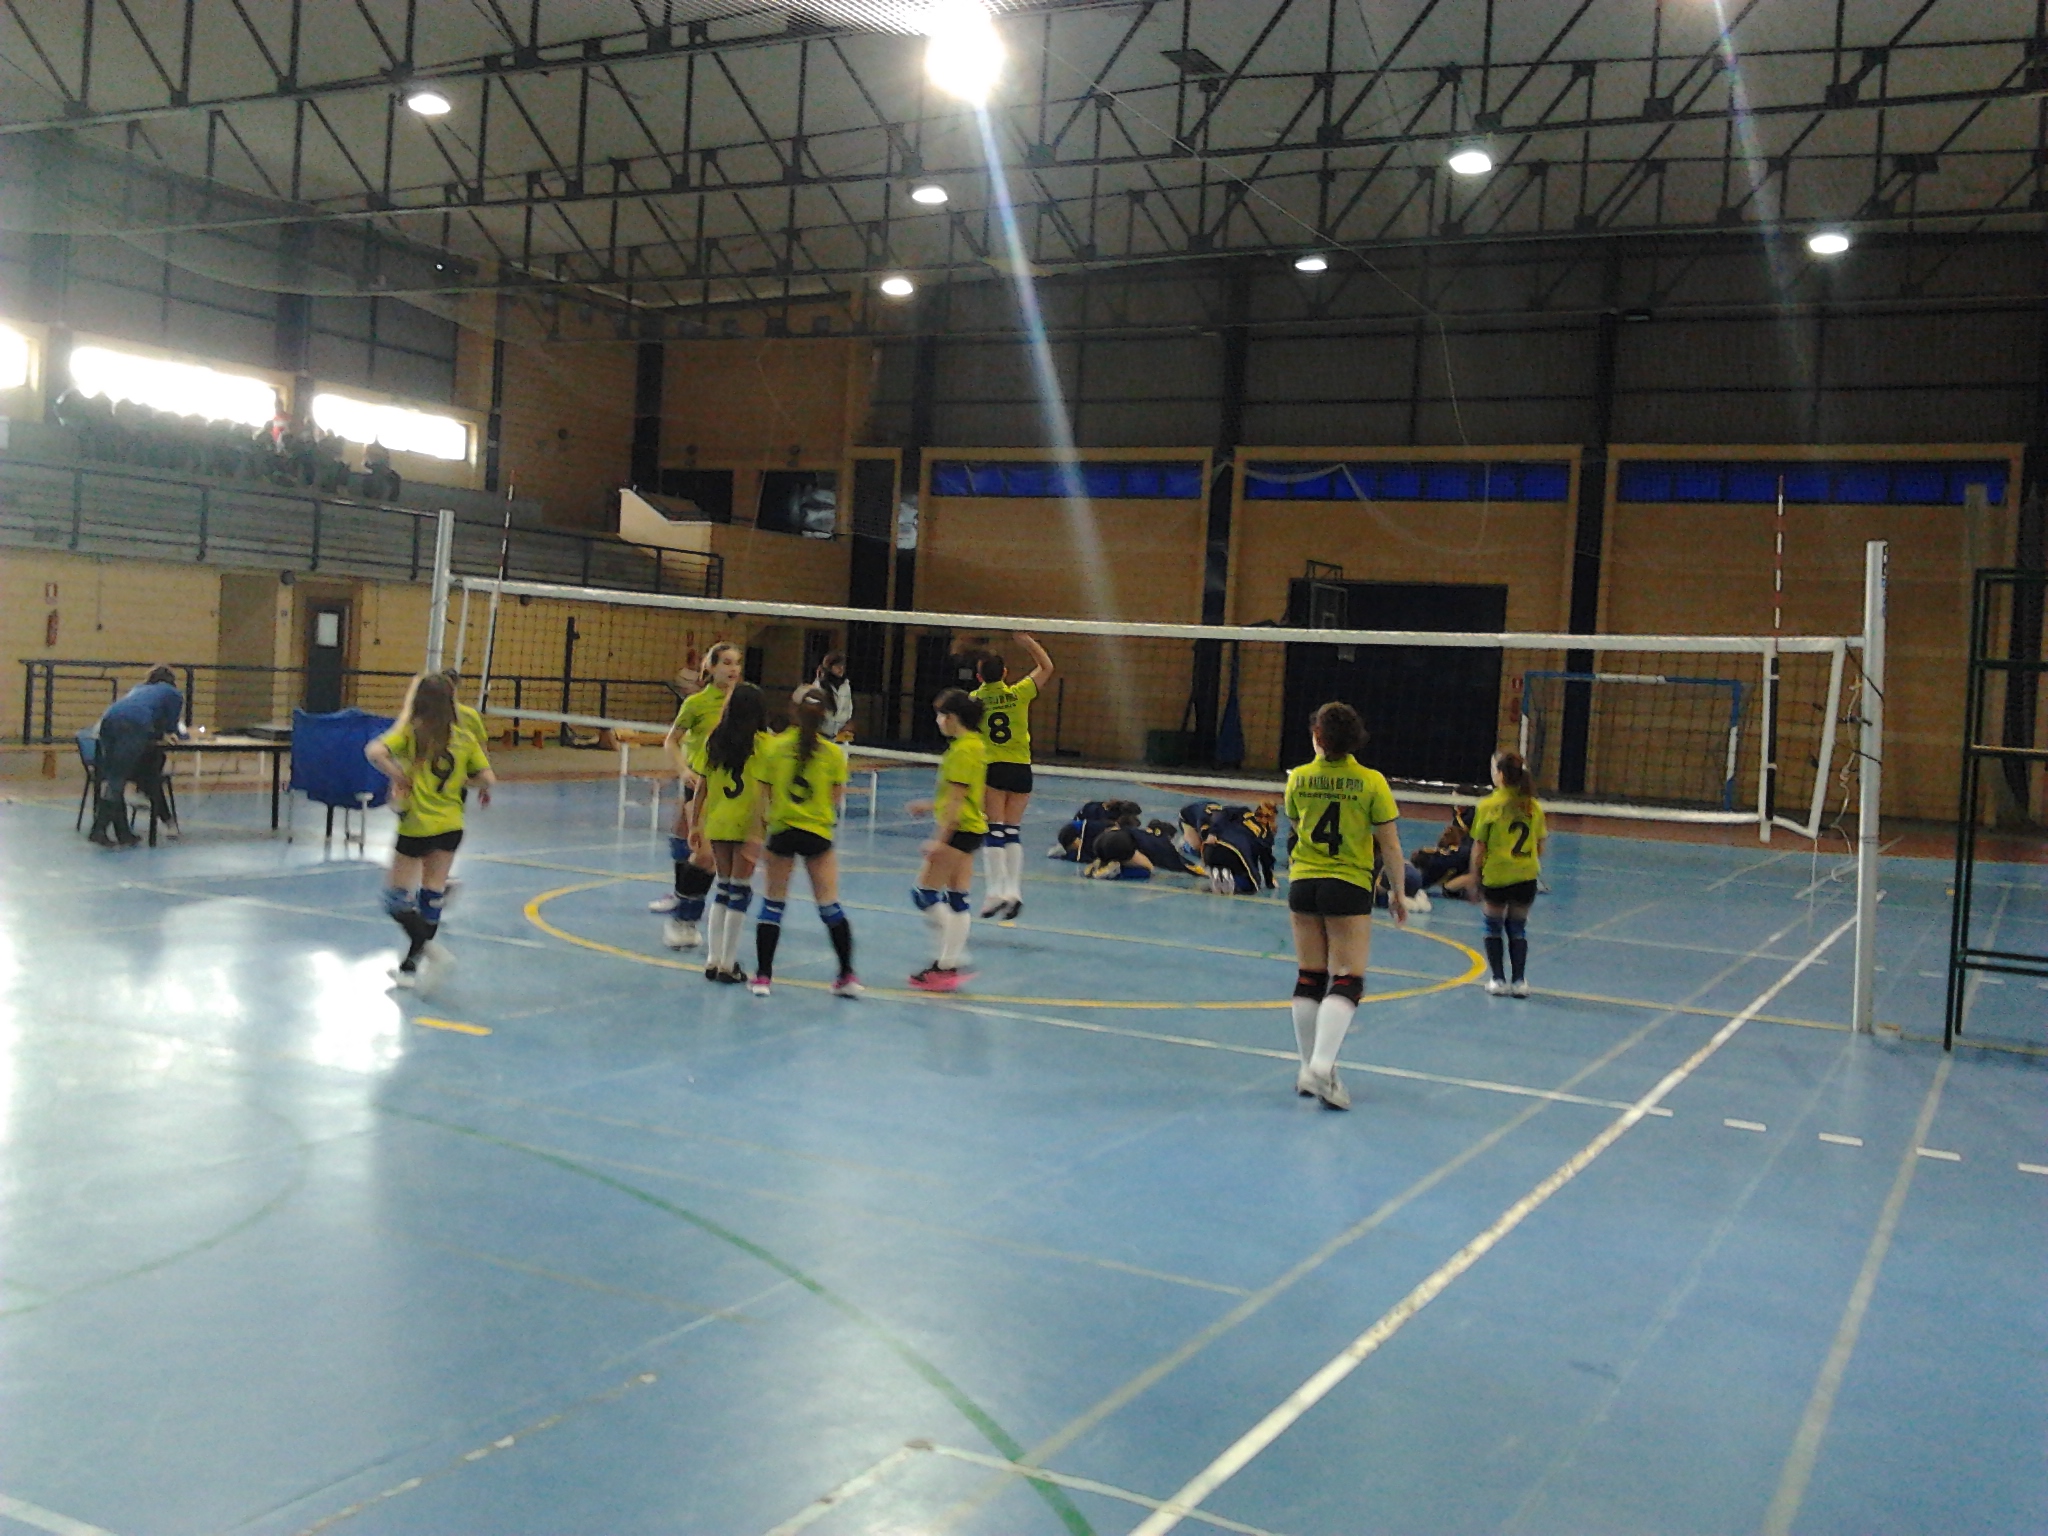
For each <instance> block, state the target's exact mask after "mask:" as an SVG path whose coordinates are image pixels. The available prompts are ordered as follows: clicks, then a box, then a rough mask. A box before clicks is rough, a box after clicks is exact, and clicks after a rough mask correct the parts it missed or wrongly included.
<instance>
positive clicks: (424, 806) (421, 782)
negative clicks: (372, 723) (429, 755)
mask: <svg viewBox="0 0 2048 1536" xmlns="http://www.w3.org/2000/svg"><path fill="white" fill-rule="evenodd" d="M381 739H382V741H383V743H384V745H385V746H387V747H389V748H390V749H391V755H392V756H393V757H395V758H397V759H398V762H399V765H400V766H401V767H403V768H404V769H405V771H406V776H407V777H408V778H409V779H410V780H411V783H410V785H409V787H408V788H407V790H406V796H405V807H404V809H402V810H401V811H400V812H399V813H398V835H399V836H400V837H439V836H440V835H441V834H442V833H444V832H460V831H461V830H462V791H463V787H464V786H465V785H467V784H468V783H469V781H470V780H471V779H472V778H474V777H475V776H476V775H477V774H480V773H483V772H486V771H487V770H488V769H489V768H490V766H491V760H490V759H489V758H488V757H486V756H484V748H483V743H482V742H480V741H478V740H477V738H476V737H474V736H472V735H471V734H470V733H469V732H468V731H466V730H463V729H462V728H461V727H460V726H457V727H456V729H454V730H452V731H450V732H449V733H448V746H447V749H446V750H445V751H443V752H442V753H441V755H440V756H439V757H437V758H435V759H434V760H433V761H432V762H431V763H422V762H417V761H415V760H414V759H415V757H416V755H417V749H416V748H415V746H414V745H413V738H412V727H411V726H409V725H399V726H393V727H392V728H391V729H390V730H388V731H386V732H385V733H384V735H383V737H382V738H381Z"/></svg>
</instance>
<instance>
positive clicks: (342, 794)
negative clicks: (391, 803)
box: [292, 709, 392, 844]
mask: <svg viewBox="0 0 2048 1536" xmlns="http://www.w3.org/2000/svg"><path fill="white" fill-rule="evenodd" d="M391 725H392V722H391V719H390V717H389V716H387V715H373V714H370V713H369V712H368V711H366V710H360V709H340V710H336V711H334V712H333V713H332V714H321V715H314V714H308V713H307V712H306V711H305V710H303V709H295V710H293V711H292V788H293V789H294V790H296V791H298V792H300V793H303V794H304V795H305V797H306V798H307V799H308V800H311V801H312V802H313V803H314V804H316V805H324V806H326V807H327V830H326V836H327V838H328V839H330V840H331V839H332V838H333V836H334V813H335V812H336V811H337V810H339V811H340V812H341V813H342V818H341V836H342V842H343V843H344V844H347V843H349V842H356V843H361V842H362V841H363V839H364V837H365V836H366V835H367V833H368V830H369V829H368V816H367V814H365V816H364V826H363V828H362V830H361V831H357V832H351V831H350V830H349V820H348V813H349V812H351V811H358V812H363V813H367V812H368V811H370V810H371V809H372V808H373V807H375V806H379V805H382V804H383V803H384V802H385V801H386V800H387V799H388V798H390V793H391V782H390V780H388V779H386V778H385V777H384V775H383V774H381V773H379V772H378V771H377V770H376V769H375V768H373V767H371V766H370V762H369V759H368V758H366V757H364V756H363V748H365V747H367V746H368V745H369V744H370V743H371V742H373V741H375V740H376V739H377V738H378V737H379V736H382V735H383V734H384V733H385V732H386V731H388V730H390V729H391Z"/></svg>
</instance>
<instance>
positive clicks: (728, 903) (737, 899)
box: [721, 880, 754, 917]
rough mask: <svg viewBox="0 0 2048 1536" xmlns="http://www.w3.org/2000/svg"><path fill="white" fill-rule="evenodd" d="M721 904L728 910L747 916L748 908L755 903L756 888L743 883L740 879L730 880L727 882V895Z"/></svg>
mask: <svg viewBox="0 0 2048 1536" xmlns="http://www.w3.org/2000/svg"><path fill="white" fill-rule="evenodd" d="M721 904H722V905H723V906H725V907H726V908H727V909H728V910H730V911H733V912H737V913H738V914H739V915H740V916H741V917H745V916H746V915H747V908H749V907H751V906H752V905H753V904H754V888H753V887H752V886H751V885H745V884H742V883H741V882H740V881H738V880H728V881H727V882H726V884H725V896H724V899H723V901H722V903H721Z"/></svg>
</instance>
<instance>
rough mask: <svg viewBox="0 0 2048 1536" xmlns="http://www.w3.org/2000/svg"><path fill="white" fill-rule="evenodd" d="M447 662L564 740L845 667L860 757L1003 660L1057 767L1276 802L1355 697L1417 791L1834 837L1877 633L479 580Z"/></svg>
mask: <svg viewBox="0 0 2048 1536" xmlns="http://www.w3.org/2000/svg"><path fill="white" fill-rule="evenodd" d="M451 591H452V596H451V600H450V601H449V603H448V604H447V608H446V620H445V622H446V626H447V628H446V632H445V634H444V635H442V636H441V639H442V646H441V650H440V654H441V655H442V656H443V657H444V659H446V660H447V661H449V662H450V663H452V664H453V665H454V666H455V667H456V668H457V669H458V670H460V671H461V672H462V673H463V674H464V678H465V682H464V695H465V697H469V698H474V699H475V700H476V702H477V704H478V707H479V708H481V709H482V710H484V711H485V713H486V714H488V715H490V716H492V717H494V718H495V719H498V720H500V721H502V722H504V724H505V725H507V726H509V727H513V728H517V729H522V730H526V731H533V730H543V731H546V732H547V733H549V734H551V735H553V736H555V737H556V738H557V739H567V740H572V741H573V740H578V739H592V738H594V737H595V735H596V733H598V732H601V731H604V730H607V729H614V730H615V729H624V728H632V729H637V730H643V731H660V730H663V729H665V728H666V726H667V724H668V722H669V721H670V720H671V719H672V718H673V716H674V714H675V708H676V703H677V701H678V699H679V698H680V697H681V693H682V691H683V688H684V686H685V684H684V683H683V678H684V677H685V676H686V675H694V673H695V672H696V670H697V668H698V666H699V665H700V664H701V662H702V659H703V656H704V654H705V652H706V651H707V650H708V649H709V648H710V647H711V646H712V645H713V644H715V643H717V642H720V641H731V642H733V643H736V644H738V645H740V646H742V647H743V648H744V650H745V654H746V676H747V677H748V678H749V679H750V680H752V681H754V682H756V683H759V684H760V685H761V686H762V687H763V688H765V689H766V690H768V692H769V693H770V695H771V705H773V704H776V703H779V702H780V701H782V700H786V698H787V696H788V694H789V693H790V691H791V690H793V689H795V688H796V687H797V686H799V685H800V684H802V683H804V682H807V681H808V680H809V679H810V678H811V677H812V676H813V675H814V674H815V672H816V669H817V666H818V663H819V662H820V661H821V660H822V659H823V657H824V656H826V655H827V654H829V653H831V652H842V653H844V654H845V655H846V656H847V657H848V659H849V666H848V673H849V676H850V677H851V679H852V681H853V686H854V690H855V698H856V706H857V713H856V716H855V730H856V733H857V737H858V739H859V741H860V743H861V748H862V751H863V753H864V754H865V755H868V756H871V757H874V758H876V759H879V760H883V761H887V760H889V759H891V758H901V759H903V760H906V761H917V760H920V759H921V758H924V757H927V756H931V755H935V754H936V752H937V750H938V746H939V737H938V732H937V727H936V725H935V723H934V721H933V718H932V711H931V707H930V706H931V701H932V699H933V697H934V696H935V695H936V694H937V693H938V692H939V691H940V690H942V689H944V688H948V687H955V686H965V687H969V688H971V687H973V686H974V679H973V670H974V664H975V662H976V661H977V660H978V659H980V658H981V657H982V656H983V655H985V654H989V653H995V654H1000V655H1002V656H1004V657H1006V658H1007V659H1008V661H1009V662H1010V664H1011V666H1012V669H1013V671H1014V672H1017V673H1021V672H1022V671H1023V670H1024V669H1025V668H1026V667H1027V666H1028V662H1027V661H1026V659H1025V656H1024V653H1023V650H1022V648H1021V647H1020V646H1019V645H1018V644H1017V643H1016V641H1015V632H1017V631H1019V630H1026V631H1029V632H1031V633H1033V634H1035V635H1036V636H1037V637H1038V638H1039V640H1040V641H1041V642H1042V643H1043V644H1044V645H1045V647H1046V648H1047V650H1048V651H1049V652H1050V653H1051V654H1052V657H1053V659H1054V661H1055V663H1056V667H1057V671H1056V673H1055V676H1054V677H1053V679H1052V681H1051V683H1050V685H1049V686H1048V687H1047V689H1046V690H1045V693H1044V696H1043V697H1041V698H1040V699H1039V700H1038V702H1037V703H1036V704H1035V705H1034V706H1033V709H1032V712H1031V719H1030V729H1031V734H1032V746H1033V757H1034V760H1035V765H1036V772H1037V773H1038V774H1039V775H1040V776H1041V777H1044V776H1050V777H1053V778H1059V777H1061V776H1066V777H1070V778H1075V779H1091V780H1102V779H1105V778H1135V779H1141V780H1143V781H1145V782H1148V783H1157V784H1161V785H1167V786H1187V787H1189V788H1191V789H1207V790H1222V791H1229V792H1233V793H1238V794H1241V795H1243V796H1245V797H1246V798H1252V797H1261V796H1263V797H1271V796H1275V795H1277V793H1278V790H1279V788H1280V784H1281V780H1282V778H1283V776H1284V774H1285V771H1286V770H1287V769H1288V768H1289V767H1291V766H1293V765H1294V764H1297V763H1300V762H1303V761H1306V760H1307V759H1308V758H1309V757H1310V756H1311V755H1312V749H1311V747H1310V744H1309V737H1308V719H1309V716H1310V714H1311V713H1312V712H1313V711H1314V709H1315V708H1316V707H1317V706H1318V705H1320V704H1322V703H1324V702H1326V701H1328V700H1332V699H1338V700H1343V701H1345V702H1347V703H1350V704H1352V705H1354V706H1355V707H1357V708H1358V710H1359V712H1360V713H1361V714H1362V715H1363V716H1364V718H1365V722H1366V727H1367V730H1368V731H1369V732H1370V733H1371V745H1370V747H1369V748H1368V751H1367V753H1366V754H1365V756H1366V758H1367V760H1368V762H1369V763H1370V764H1371V766H1374V767H1376V768H1379V769H1380V770H1381V771H1382V772H1384V773H1385V774H1386V775H1387V776H1388V777H1389V779H1391V780H1392V781H1393V782H1394V784H1395V787H1396V789H1397V790H1398V792H1399V793H1400V795H1401V797H1402V798H1403V799H1404V800H1406V801H1409V802H1415V803H1421V804H1452V803H1469V802H1470V801H1471V800H1472V799H1473V798H1474V797H1475V796H1477V795H1479V794H1482V793H1484V792H1485V790H1486V789H1487V788H1488V787H1489V785H1488V773H1489V765H1490V758H1491V755H1492V754H1493V753H1494V752H1495V751H1496V750H1503V749H1517V748H1518V749H1520V750H1522V751H1523V752H1524V754H1525V755H1526V756H1527V757H1528V759H1529V760H1530V762H1531V764H1532V765H1533V767H1534V769H1535V772H1536V775H1537V779H1538V783H1539V785H1540V787H1541V790H1542V793H1543V794H1544V796H1545V798H1546V801H1547V802H1548V803H1549V804H1550V805H1551V807H1552V809H1553V810H1556V811H1564V812H1572V811H1576V812H1582V813H1584V814H1589V815H1598V816H1610V817H1627V818H1634V819H1648V820H1670V821H1691V822H1704V823H1728V824H1737V823H1754V824H1755V825H1757V826H1758V827H1759V829H1760V830H1761V831H1762V832H1763V833H1764V835H1765V836H1768V835H1769V831H1770V829H1771V828H1772V827H1774V826H1776V827H1784V828H1786V829H1789V830H1792V831H1795V832H1798V833H1800V834H1801V835H1804V836H1806V837H1815V836H1818V835H1819V834H1820V832H1821V831H1822V829H1823V827H1824V826H1825V825H1827V824H1828V823H1829V822H1830V821H1831V820H1832V819H1833V818H1834V817H1835V816H1836V815H1837V814H1838V813H1839V810H1840V808H1841V807H1842V806H1843V805H1844V804H1845V803H1846V802H1847V799H1848V797H1850V796H1852V795H1853V793H1854V786H1855V776H1856V768H1857V763H1858V760H1859V757H1858V752H1857V734H1856V732H1855V731H1854V730H1852V729H1846V728H1845V722H1850V721H1853V719H1854V718H1855V715H1856V709H1857V682H1858V678H1859V676H1860V672H1859V669H1858V667H1857V665H1856V653H1857V648H1858V646H1859V644H1860V641H1859V640H1858V639H1855V638H1851V637H1843V636H1816V637H1796V638H1792V637H1788V638H1778V639H1772V638H1769V637H1754V636H1697V635H1694V636H1669V635H1667V636H1637V635H1599V636H1593V635H1564V634H1523V633H1507V634H1453V633H1435V632H1420V631H1383V630H1362V629H1359V630H1354V629H1348V628H1345V629H1328V628H1309V629H1289V628H1277V627H1262V626H1261V627H1250V628H1223V627H1208V626H1200V625H1173V624H1117V623H1108V622H1099V621H1092V620H1083V619H1069V618H1043V617H1039V618H1032V617H1022V616H1004V615H986V614H957V613H893V612H878V611H874V610H868V609H855V608H839V607H813V606H806V605H799V604H787V603H767V602H743V601H736V600H731V599H723V598H692V597H679V596H664V595H660V594H653V593H635V592H616V591H605V590H597V589H589V588H579V587H570V586H560V585H551V584H546V583H538V582H520V581H496V580H487V579H480V578H461V579H457V580H455V581H454V582H453V583H452V587H451Z"/></svg>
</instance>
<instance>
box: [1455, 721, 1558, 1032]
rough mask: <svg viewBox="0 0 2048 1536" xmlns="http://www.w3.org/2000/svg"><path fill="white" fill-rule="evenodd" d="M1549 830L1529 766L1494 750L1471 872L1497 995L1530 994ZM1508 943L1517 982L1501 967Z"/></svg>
mask: <svg viewBox="0 0 2048 1536" xmlns="http://www.w3.org/2000/svg"><path fill="white" fill-rule="evenodd" d="M1546 835H1547V832H1546V829H1545V827H1544V825H1543V807H1542V806H1540V805H1538V804H1537V803H1536V786H1535V784H1534V782H1533V781H1531V779H1530V778H1529V769H1528V765H1527V764H1525V763H1524V762H1523V761H1522V760H1521V758H1519V757H1517V756H1516V755H1515V754H1514V753H1512V752H1497V753H1495V754H1494V759H1493V793H1492V794H1490V795H1488V796H1487V797H1486V798H1485V799H1484V800H1482V801H1480V802H1479V805H1478V807H1477V808H1476V809H1475V810H1474V811H1473V812H1472V874H1473V876H1474V877H1475V883H1476V884H1477V885H1478V887H1479V900H1480V902H1481V903H1482V905H1483V907H1484V910H1485V913H1486V917H1485V923H1486V963H1487V964H1488V965H1489V966H1491V967H1492V968H1493V974H1492V975H1491V976H1489V977H1488V978H1487V981H1486V990H1487V992H1488V994H1489V995H1491V996H1493V997H1501V996H1504V995H1506V994H1508V993H1512V994H1513V995H1514V996H1516V997H1527V996H1528V995H1529V983H1528V982H1527V981H1526V980H1525V979H1524V973H1525V972H1526V971H1527V969H1528V966H1529V909H1530V908H1531V907H1532V906H1534V905H1535V904H1536V882H1537V880H1538V879H1539V877H1540V876H1541V875H1542V873H1543V863H1542V859H1543V841H1544V838H1545V836H1546ZM1503 940H1505V943H1503ZM1503 948H1505V949H1506V950H1507V958H1508V960H1509V961H1510V963H1511V964H1512V965H1513V966H1514V980H1513V981H1509V980H1508V978H1507V976H1506V975H1505V974H1504V973H1503V972H1502V969H1501V950H1502V949H1503Z"/></svg>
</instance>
